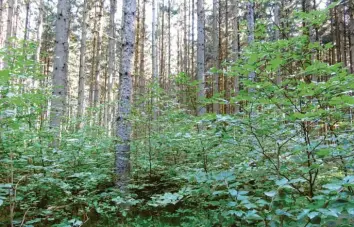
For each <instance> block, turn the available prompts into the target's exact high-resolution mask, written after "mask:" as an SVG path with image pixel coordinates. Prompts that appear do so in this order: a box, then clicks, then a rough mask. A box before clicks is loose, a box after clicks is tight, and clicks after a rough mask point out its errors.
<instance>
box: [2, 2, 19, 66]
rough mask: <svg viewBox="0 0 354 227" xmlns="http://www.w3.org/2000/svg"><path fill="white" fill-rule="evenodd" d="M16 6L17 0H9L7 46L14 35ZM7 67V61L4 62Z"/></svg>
mask: <svg viewBox="0 0 354 227" xmlns="http://www.w3.org/2000/svg"><path fill="white" fill-rule="evenodd" d="M15 8H16V0H9V2H8V9H7V25H6V38H5V47H9V46H10V39H11V37H12V36H13V35H14V34H13V27H14V20H15V16H14V13H15ZM6 67H7V62H6V61H5V62H4V68H6Z"/></svg>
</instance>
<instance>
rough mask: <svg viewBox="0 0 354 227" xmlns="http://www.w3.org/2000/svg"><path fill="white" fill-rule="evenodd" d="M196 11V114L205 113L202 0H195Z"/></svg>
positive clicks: (203, 17) (203, 16)
mask: <svg viewBox="0 0 354 227" xmlns="http://www.w3.org/2000/svg"><path fill="white" fill-rule="evenodd" d="M197 12H198V41H197V42H198V45H197V80H198V85H199V86H198V99H197V101H198V107H197V108H198V109H197V113H198V115H203V114H204V113H205V107H204V105H203V103H202V102H203V99H204V97H205V91H204V84H205V77H204V72H205V59H204V55H205V24H204V23H205V11H204V0H197Z"/></svg>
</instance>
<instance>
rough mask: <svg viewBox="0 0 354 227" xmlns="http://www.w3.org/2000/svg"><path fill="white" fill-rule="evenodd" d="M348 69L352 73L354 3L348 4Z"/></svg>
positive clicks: (353, 70) (353, 63) (353, 71)
mask: <svg viewBox="0 0 354 227" xmlns="http://www.w3.org/2000/svg"><path fill="white" fill-rule="evenodd" d="M349 15H350V20H349V33H350V34H349V38H350V47H349V50H350V69H351V73H354V1H350V2H349Z"/></svg>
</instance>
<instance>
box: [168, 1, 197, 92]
mask: <svg viewBox="0 0 354 227" xmlns="http://www.w3.org/2000/svg"><path fill="white" fill-rule="evenodd" d="M171 7H172V6H171V0H168V17H167V23H168V69H167V77H168V78H170V75H171V45H172V43H171ZM192 34H193V33H192ZM167 89H169V85H168V88H167Z"/></svg>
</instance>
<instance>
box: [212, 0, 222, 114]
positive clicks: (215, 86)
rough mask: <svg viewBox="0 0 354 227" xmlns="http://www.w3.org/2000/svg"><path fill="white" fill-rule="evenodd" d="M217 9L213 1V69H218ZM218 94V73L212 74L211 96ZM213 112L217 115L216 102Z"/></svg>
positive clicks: (217, 105) (215, 1)
mask: <svg viewBox="0 0 354 227" xmlns="http://www.w3.org/2000/svg"><path fill="white" fill-rule="evenodd" d="M218 7H220V6H219V0H213V32H212V35H213V36H212V40H213V50H212V58H213V66H214V68H215V69H219V67H220V65H219V37H218V32H217V31H218V30H217V29H218V12H219V10H218ZM218 92H219V73H214V83H213V95H215V94H216V93H218ZM213 111H214V113H219V104H218V103H217V102H214V103H213Z"/></svg>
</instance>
